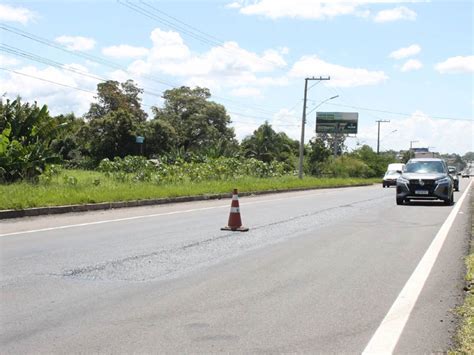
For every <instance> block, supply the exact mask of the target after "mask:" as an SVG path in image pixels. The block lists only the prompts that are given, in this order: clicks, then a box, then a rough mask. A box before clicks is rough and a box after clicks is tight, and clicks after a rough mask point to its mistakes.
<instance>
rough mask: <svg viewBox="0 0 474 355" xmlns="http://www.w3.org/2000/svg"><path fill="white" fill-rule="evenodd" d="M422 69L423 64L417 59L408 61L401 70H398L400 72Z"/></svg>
mask: <svg viewBox="0 0 474 355" xmlns="http://www.w3.org/2000/svg"><path fill="white" fill-rule="evenodd" d="M421 68H423V63H421V62H420V61H419V60H417V59H409V60H407V61H406V62H405V64H403V66H402V68H401V69H400V70H401V71H402V72H407V71H412V70H418V69H421Z"/></svg>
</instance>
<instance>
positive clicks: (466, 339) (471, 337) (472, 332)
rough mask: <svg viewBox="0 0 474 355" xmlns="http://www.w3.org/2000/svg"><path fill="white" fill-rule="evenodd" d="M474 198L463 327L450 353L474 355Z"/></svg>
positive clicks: (461, 310)
mask: <svg viewBox="0 0 474 355" xmlns="http://www.w3.org/2000/svg"><path fill="white" fill-rule="evenodd" d="M473 236H474V197H473V196H471V248H470V252H469V255H468V256H467V258H466V267H467V273H466V284H467V289H468V291H467V292H466V298H465V300H464V304H463V305H462V306H461V307H459V308H458V310H457V311H458V314H459V315H460V316H461V318H462V320H461V326H460V328H459V330H458V333H457V335H456V340H457V345H458V347H457V348H456V349H454V350H453V351H452V352H450V353H455V354H459V353H460V354H474V240H473V239H472V238H473Z"/></svg>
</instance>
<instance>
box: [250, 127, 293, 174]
mask: <svg viewBox="0 0 474 355" xmlns="http://www.w3.org/2000/svg"><path fill="white" fill-rule="evenodd" d="M298 147H299V144H298V141H295V140H292V139H291V138H289V137H288V136H287V135H286V134H285V133H283V132H279V133H277V132H275V131H274V130H273V128H272V126H271V125H270V124H269V123H268V122H267V121H265V123H263V124H262V125H261V126H260V127H258V128H257V129H256V130H255V131H254V132H253V134H252V135H251V136H248V137H246V138H244V139H243V140H242V144H241V150H242V153H243V155H244V156H246V157H248V158H255V159H258V160H261V161H263V162H266V163H269V162H271V161H273V160H276V161H281V162H284V163H285V164H286V169H287V170H290V169H293V168H294V166H295V163H296V155H297V152H298Z"/></svg>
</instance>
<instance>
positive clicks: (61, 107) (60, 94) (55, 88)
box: [0, 64, 97, 115]
mask: <svg viewBox="0 0 474 355" xmlns="http://www.w3.org/2000/svg"><path fill="white" fill-rule="evenodd" d="M69 66H70V67H74V68H76V69H79V70H81V71H87V69H86V68H85V67H83V66H81V65H78V64H70V65H69ZM15 71H17V72H20V73H24V74H27V75H29V76H33V77H39V78H42V79H45V80H49V81H52V82H58V83H61V84H64V85H68V86H73V87H79V88H81V89H85V90H88V91H92V92H95V90H96V86H97V81H96V80H93V79H90V78H87V77H84V76H80V75H76V74H72V73H71V72H68V71H64V70H61V69H57V68H53V67H47V68H44V69H38V68H36V67H35V66H26V67H22V68H17V69H15ZM0 82H1V87H2V92H7V97H9V98H14V97H16V96H17V95H20V96H21V97H22V99H23V100H24V101H28V102H33V101H37V102H38V104H40V105H43V104H47V105H48V108H49V109H50V111H51V113H52V114H53V115H56V114H61V113H67V112H74V113H75V114H76V115H81V114H83V113H85V112H86V111H87V110H88V108H89V104H90V103H91V102H92V101H93V100H94V94H93V93H88V92H84V91H78V90H74V89H70V88H66V87H63V86H59V85H57V84H53V83H50V82H46V81H41V80H38V79H35V78H31V77H28V76H23V75H18V74H15V73H8V74H5V75H0Z"/></svg>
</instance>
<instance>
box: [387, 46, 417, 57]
mask: <svg viewBox="0 0 474 355" xmlns="http://www.w3.org/2000/svg"><path fill="white" fill-rule="evenodd" d="M420 52H421V47H420V46H419V45H418V44H412V45H411V46H408V47H403V48H400V49H397V50H396V51H393V52H392V53H390V54H389V57H390V58H393V59H403V58H408V57H412V56H414V55H417V54H418V53H420Z"/></svg>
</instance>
